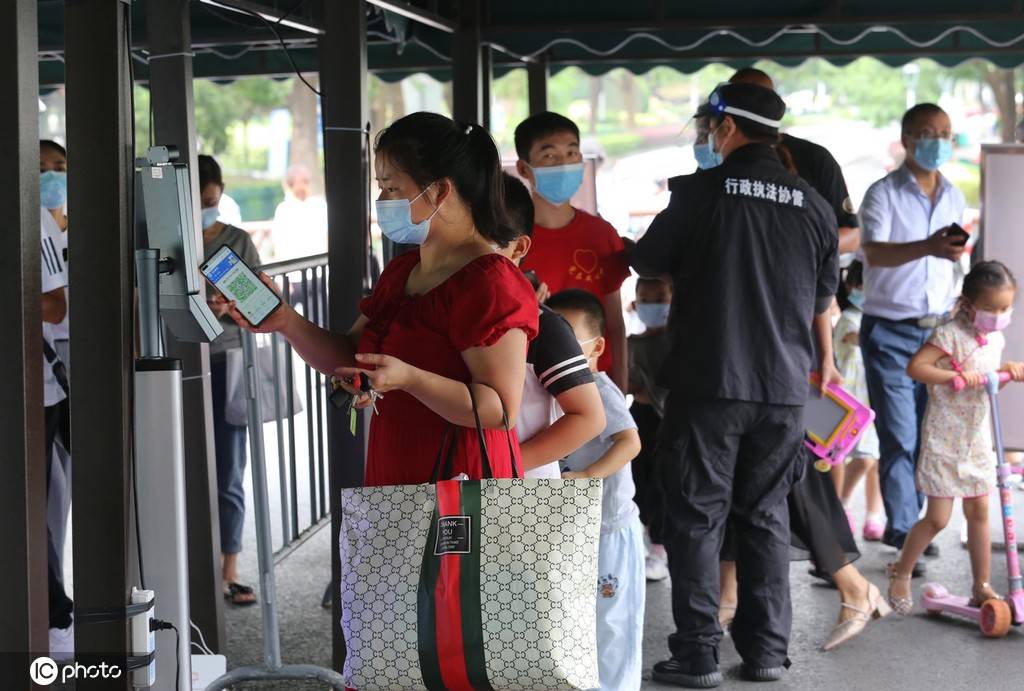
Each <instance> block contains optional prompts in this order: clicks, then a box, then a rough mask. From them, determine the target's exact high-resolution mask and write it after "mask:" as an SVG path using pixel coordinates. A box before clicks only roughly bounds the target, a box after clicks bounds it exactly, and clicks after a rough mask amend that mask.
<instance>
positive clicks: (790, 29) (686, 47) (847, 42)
mask: <svg viewBox="0 0 1024 691" xmlns="http://www.w3.org/2000/svg"><path fill="white" fill-rule="evenodd" d="M958 31H962V32H965V33H968V34H970V35H972V36H974V37H975V38H977V39H978V40H980V41H982V42H983V43H985V44H987V45H989V46H991V47H993V48H1008V47H1010V46H1013V45H1015V44H1017V43H1020V42H1021V41H1024V33H1021V34H1018V35H1017V36H1014V37H1013V38H1011V39H1009V40H1006V41H999V40H996V39H993V38H989V37H988V36H987V35H985V34H984V33H983V32H982V31H980V30H978V29H975V28H974V27H972V26H965V25H960V24H958V25H956V26H951V27H949V28H947V29H945V30H944V31H942V32H940V33H939V34H938V35H937V36H935V37H934V38H930V39H927V40H923V41H919V40H916V39H914V38H912V37H911V36H909V35H908V34H907V33H906V32H904V31H902V30H901V29H898V28H897V27H894V26H872V27H868V28H866V29H864V30H863V31H861V32H860V33H858V34H857V35H856V36H854V37H853V38H849V39H843V38H838V37H836V36H835V35H833V34H832V33H830V32H829V31H828V30H826V29H823V28H821V27H819V26H814V25H791V26H785V27H783V28H782V29H780V30H778V31H776V32H775V33H773V34H772V35H770V36H769V37H768V38H766V39H763V40H753V39H750V38H747V37H746V36H744V35H743V34H741V33H739V32H738V31H734V30H733V29H715V30H714V31H710V32H708V33H707V34H705V35H704V36H701V37H700V38H698V39H697V40H696V41H693V42H692V43H684V44H673V43H669V42H668V41H666V40H665V39H663V38H662V37H660V36H657V35H655V34H651V33H648V32H638V33H635V34H630V35H629V36H627V37H626V38H624V39H623V40H622V41H619V43H617V44H615V45H614V46H612V47H611V48H609V49H607V50H602V49H598V48H592V47H591V46H589V45H587V44H586V43H584V42H583V41H580V40H579V39H576V38H568V37H560V38H554V39H552V40H550V41H548V42H547V43H545V44H544V45H543V46H541V47H540V48H538V49H537V50H534V51H532V52H530V53H527V54H526V57H527V58H536V57H537V56H539V55H541V54H542V53H544V52H545V51H547V50H549V49H551V48H553V47H554V46H557V45H571V46H575V47H577V48H580V49H581V50H584V51H586V52H587V53H589V54H590V55H594V56H597V57H610V56H612V55H614V54H616V53H618V52H619V51H620V50H622V49H623V48H625V47H626V46H627V45H629V44H630V43H632V42H633V41H637V40H640V39H646V40H649V41H652V42H654V43H657V44H658V45H660V46H662V47H664V48H667V49H668V50H670V51H672V52H675V53H683V52H687V51H691V50H693V49H694V48H698V47H700V46H702V45H703V44H705V43H707V42H708V41H710V40H711V39H713V38H716V37H719V36H728V37H730V38H734V39H736V40H737V41H740V42H741V43H744V44H746V45H748V46H750V47H751V48H764V47H766V46H768V45H770V44H771V43H773V42H775V41H776V40H777V39H778V38H780V37H782V36H785V35H791V34H819V35H821V36H822V37H823V38H825V39H827V40H828V41H829V42H831V43H833V44H835V45H837V46H851V45H854V44H856V43H858V42H860V41H861V40H862V39H863V38H864V37H865V36H867V35H868V34H872V33H892V34H894V35H896V36H898V37H899V38H900V39H902V40H903V41H905V42H906V43H907V44H909V45H911V46H913V47H915V48H930V47H931V46H934V45H935V44H937V43H939V42H941V41H943V40H944V39H946V38H948V37H949V36H950V35H952V34H955V33H956V32H958ZM823 57H826V58H827V57H828V56H827V55H825V56H823Z"/></svg>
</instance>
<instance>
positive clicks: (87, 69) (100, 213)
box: [64, 0, 134, 689]
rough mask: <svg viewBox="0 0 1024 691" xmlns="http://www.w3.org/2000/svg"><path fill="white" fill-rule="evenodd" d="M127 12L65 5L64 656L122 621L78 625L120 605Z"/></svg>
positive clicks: (127, 282)
mask: <svg viewBox="0 0 1024 691" xmlns="http://www.w3.org/2000/svg"><path fill="white" fill-rule="evenodd" d="M130 7H131V6H130V5H129V4H128V3H125V2H110V1H109V0H67V2H66V3H65V15H64V26H65V27H66V32H65V45H66V48H65V56H66V63H67V139H68V152H69V154H70V156H69V157H70V163H71V171H72V172H71V174H70V175H69V176H68V217H69V218H71V219H74V220H73V221H72V223H73V226H72V229H71V230H70V231H69V235H68V241H69V247H68V270H69V278H70V285H69V292H70V295H73V296H74V304H75V308H74V309H73V310H71V331H72V332H73V333H74V334H75V348H74V349H73V351H72V354H71V388H72V390H73V391H74V396H73V397H72V398H71V435H72V437H73V438H74V440H75V444H74V448H75V472H74V476H73V480H72V483H73V486H72V491H73V497H74V502H73V504H72V509H73V510H74V524H75V539H74V563H75V564H76V565H77V566H78V568H76V569H75V613H76V620H77V621H76V625H75V650H76V654H77V655H78V656H79V657H81V656H82V655H83V654H84V655H89V654H98V655H103V656H104V657H108V658H110V659H118V658H119V659H121V660H122V661H123V660H124V657H125V654H126V651H127V650H128V649H129V647H130V645H131V641H130V639H129V636H128V624H127V622H126V621H123V620H115V621H110V622H108V623H88V622H85V621H83V620H82V619H81V616H80V614H81V612H83V611H87V610H109V609H110V608H112V607H121V606H124V605H125V604H126V603H127V602H128V598H129V594H130V588H131V585H132V582H131V581H130V579H129V576H128V573H129V570H130V569H131V568H132V563H131V561H130V559H129V555H130V554H131V552H130V548H129V535H130V527H131V525H130V522H129V515H130V514H129V506H130V504H129V495H130V492H129V490H130V487H131V484H130V474H129V471H130V470H129V469H130V458H131V435H132V412H133V411H132V378H133V366H132V363H133V359H134V353H133V347H132V346H133V339H134V328H133V319H132V294H133V289H134V286H133V269H132V262H133V252H134V246H133V240H132V233H131V225H130V223H131V215H130V210H129V199H130V190H131V186H132V150H131V142H132V129H131V128H132V126H133V119H132V112H131V99H130V91H129V89H131V80H130V75H129V64H128V61H129V59H130V58H129V55H128V28H129V21H130V16H129V13H130ZM127 684H128V677H127V675H124V676H123V677H122V678H121V679H119V680H116V681H115V680H111V679H80V680H78V682H77V688H79V689H100V688H102V689H111V688H126V687H127Z"/></svg>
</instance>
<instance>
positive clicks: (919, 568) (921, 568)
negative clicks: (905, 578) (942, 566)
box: [910, 559, 928, 578]
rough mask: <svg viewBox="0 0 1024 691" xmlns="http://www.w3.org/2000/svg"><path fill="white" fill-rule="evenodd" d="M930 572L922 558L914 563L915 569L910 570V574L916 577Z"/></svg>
mask: <svg viewBox="0 0 1024 691" xmlns="http://www.w3.org/2000/svg"><path fill="white" fill-rule="evenodd" d="M927 573H928V567H927V566H926V565H925V563H924V562H923V561H921V560H920V559H918V560H917V562H916V563H915V564H914V569H913V570H912V571H911V572H910V575H911V576H912V577H914V578H921V577H922V576H924V575H925V574H927Z"/></svg>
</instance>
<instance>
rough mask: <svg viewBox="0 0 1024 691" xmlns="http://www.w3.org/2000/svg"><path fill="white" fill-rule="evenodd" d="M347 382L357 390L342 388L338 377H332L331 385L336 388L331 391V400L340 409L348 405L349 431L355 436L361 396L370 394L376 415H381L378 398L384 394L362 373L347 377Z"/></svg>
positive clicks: (371, 404)
mask: <svg viewBox="0 0 1024 691" xmlns="http://www.w3.org/2000/svg"><path fill="white" fill-rule="evenodd" d="M345 383H346V384H348V385H349V386H351V387H352V388H354V389H356V391H357V392H356V393H349V392H348V391H346V390H345V389H344V388H342V386H341V383H340V382H339V380H338V379H336V378H334V377H331V386H332V387H333V389H334V390H333V391H332V392H331V395H330V398H329V400H330V401H331V404H332V405H333V406H334V407H335V408H338V409H339V410H340V409H341V408H342V407H345V406H347V407H348V415H349V432H350V433H351V434H352V436H355V434H356V419H357V410H358V409H357V408H356V403H357V402H358V401H359V398H360V397H361V396H362V395H363V394H366V395H368V396H369V397H370V406H371V407H372V408H373V413H374V414H375V415H379V414H380V411H379V410H377V399H378V398H383V397H384V395H383V394H381V393H378V392H377V391H375V390H374V388H373V384H372V383H371V382H370V378H369V377H367V376H365V375H362V374H355V375H354V376H353V377H352V378H351V379H346V380H345Z"/></svg>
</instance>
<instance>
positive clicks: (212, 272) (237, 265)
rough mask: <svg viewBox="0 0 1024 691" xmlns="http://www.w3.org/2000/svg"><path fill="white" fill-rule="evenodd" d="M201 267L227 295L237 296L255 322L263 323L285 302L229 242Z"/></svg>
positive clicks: (249, 318) (232, 297) (239, 309)
mask: <svg viewBox="0 0 1024 691" xmlns="http://www.w3.org/2000/svg"><path fill="white" fill-rule="evenodd" d="M199 270H200V271H202V273H203V276H206V280H208V281H209V282H210V283H212V284H213V286H214V287H215V288H216V289H217V290H219V291H220V292H221V293H222V294H223V295H224V297H226V298H227V299H228V300H234V302H235V304H236V306H237V307H238V311H239V312H241V313H242V316H243V317H245V318H246V319H248V320H249V323H250V324H252V325H253V326H259V325H260V324H262V323H263V321H264V320H265V319H266V318H267V317H269V316H270V315H271V314H272V313H273V311H274V310H276V309H277V308H278V307H280V306H281V297H280V296H279V295H278V294H277V293H275V292H274V291H272V290H271V289H270V288H268V287H267V286H266V285H265V284H264V283H263V281H261V280H260V278H259V276H257V275H256V273H255V272H254V271H253V270H252V269H250V268H249V267H248V266H247V265H246V263H245V262H244V261H242V258H241V257H239V256H238V255H237V254H236V253H235V251H234V250H233V249H231V248H230V247H228V246H227V245H224V246H222V247H221V248H220V249H219V250H217V251H216V252H214V253H213V255H211V256H210V258H209V259H207V260H206V262H205V263H204V264H203V265H202V266H201V267H199Z"/></svg>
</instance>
